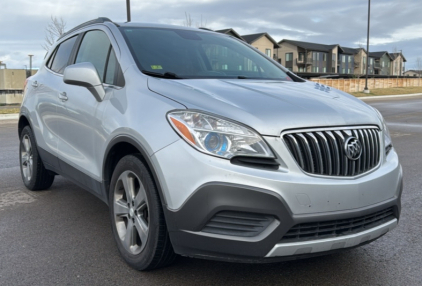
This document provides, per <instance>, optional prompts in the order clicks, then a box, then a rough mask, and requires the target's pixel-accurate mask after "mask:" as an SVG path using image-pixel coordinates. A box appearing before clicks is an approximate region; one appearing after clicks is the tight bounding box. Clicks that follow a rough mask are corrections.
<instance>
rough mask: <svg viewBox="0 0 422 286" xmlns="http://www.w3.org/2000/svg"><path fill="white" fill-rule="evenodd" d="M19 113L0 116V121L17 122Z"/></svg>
mask: <svg viewBox="0 0 422 286" xmlns="http://www.w3.org/2000/svg"><path fill="white" fill-rule="evenodd" d="M18 119H19V113H12V114H0V120H18Z"/></svg>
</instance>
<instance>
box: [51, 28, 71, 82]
mask: <svg viewBox="0 0 422 286" xmlns="http://www.w3.org/2000/svg"><path fill="white" fill-rule="evenodd" d="M76 39H77V36H75V37H73V38H70V39H69V40H66V41H64V42H63V43H61V44H60V46H59V47H58V49H57V52H56V55H55V56H54V60H53V63H52V64H51V69H52V70H53V71H55V72H56V73H60V74H62V73H63V71H64V69H65V68H66V67H67V63H68V62H69V57H70V53H71V52H72V49H73V45H74V44H75V41H76Z"/></svg>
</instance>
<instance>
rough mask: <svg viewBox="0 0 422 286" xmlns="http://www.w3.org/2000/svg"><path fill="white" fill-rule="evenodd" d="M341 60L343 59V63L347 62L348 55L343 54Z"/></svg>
mask: <svg viewBox="0 0 422 286" xmlns="http://www.w3.org/2000/svg"><path fill="white" fill-rule="evenodd" d="M341 61H342V62H343V63H345V62H346V56H345V55H342V56H341Z"/></svg>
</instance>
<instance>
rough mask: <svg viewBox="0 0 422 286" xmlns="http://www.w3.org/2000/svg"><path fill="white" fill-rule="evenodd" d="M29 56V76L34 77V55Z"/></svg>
mask: <svg viewBox="0 0 422 286" xmlns="http://www.w3.org/2000/svg"><path fill="white" fill-rule="evenodd" d="M28 56H29V76H31V75H32V57H33V56H34V55H28Z"/></svg>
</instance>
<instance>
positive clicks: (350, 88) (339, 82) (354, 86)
mask: <svg viewBox="0 0 422 286" xmlns="http://www.w3.org/2000/svg"><path fill="white" fill-rule="evenodd" d="M311 81H314V82H318V83H320V84H323V85H328V86H331V87H334V88H337V89H340V90H342V91H345V92H361V91H363V89H364V88H365V78H347V79H320V78H311ZM407 86H422V79H420V78H368V88H369V90H371V89H375V88H389V87H407Z"/></svg>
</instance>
